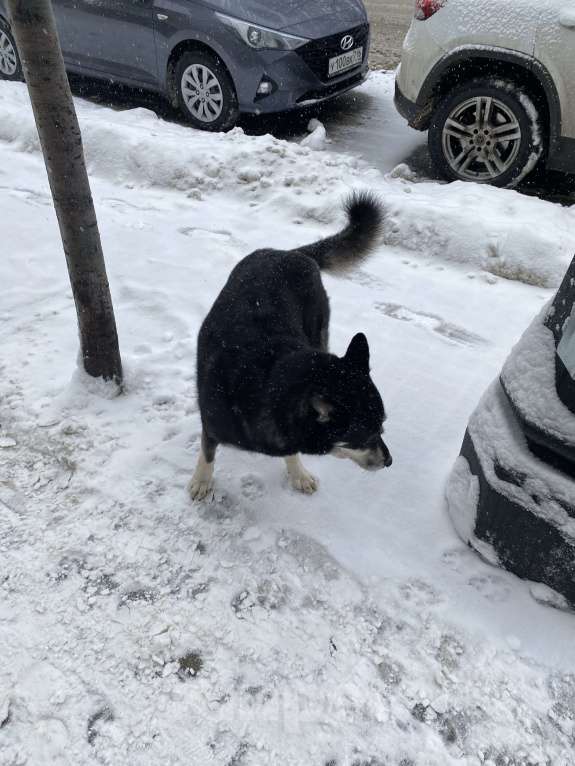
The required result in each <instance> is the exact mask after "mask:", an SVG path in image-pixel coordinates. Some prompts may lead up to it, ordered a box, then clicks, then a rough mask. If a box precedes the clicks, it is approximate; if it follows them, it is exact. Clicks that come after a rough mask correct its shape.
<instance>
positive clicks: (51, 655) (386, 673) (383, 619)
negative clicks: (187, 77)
mask: <svg viewBox="0 0 575 766" xmlns="http://www.w3.org/2000/svg"><path fill="white" fill-rule="evenodd" d="M391 84H392V80H391V76H390V75H385V74H382V75H378V76H376V77H375V78H374V79H373V80H372V82H371V83H369V84H368V86H366V87H367V88H369V93H370V97H371V98H377V99H379V100H380V102H381V103H380V109H381V113H382V115H383V116H384V117H383V119H382V130H383V131H384V132H385V127H386V125H387V126H389V139H388V140H389V145H388V147H387V149H386V151H388V150H389V152H390V154H389V156H390V157H393V154H394V151H395V152H398V148H397V147H398V144H399V143H401V142H405V144H404V145H405V146H408V145H409V144H410V143H411V142H413V141H415V142H417V141H419V140H420V138H419V137H417V139H416V138H415V137H414V136H413V134H411V133H410V132H409V131H408V129H407V128H403V127H402V126H401V123H400V121H399V118H398V117H397V116H396V115H395V113H394V111H393V106H392V103H391V92H392V88H391ZM78 110H79V114H80V118H81V122H82V126H83V130H84V134H85V143H86V150H87V156H88V164H89V169H90V173H91V178H92V183H93V192H94V196H95V200H96V205H97V210H98V214H99V220H100V226H101V231H102V237H103V242H104V248H105V253H106V258H107V264H108V272H109V276H110V282H111V286H112V292H113V297H114V301H115V307H116V316H117V321H118V326H119V332H120V338H121V345H122V351H123V358H124V364H125V368H126V392H125V395H124V396H122V397H119V398H107V389H106V387H102V386H100V385H98V384H96V383H94V382H93V381H90V380H88V379H86V377H85V376H84V375H82V374H81V373H80V372H79V371H78V370H77V369H76V366H75V362H76V356H77V339H76V320H75V313H74V309H73V302H72V298H71V294H70V289H69V285H68V282H67V274H66V270H65V264H64V257H63V255H62V252H61V246H60V243H59V238H58V230H57V225H56V221H55V216H54V213H53V210H52V207H51V201H50V196H49V189H48V185H47V180H46V175H45V171H44V169H43V164H42V159H41V156H40V154H39V148H38V140H37V137H36V134H35V130H34V126H33V122H32V116H31V112H30V108H29V104H28V100H27V95H26V92H25V90H24V88H23V86H21V85H18V84H8V83H3V84H0V210H1V211H2V212H1V221H2V224H1V225H2V235H3V242H4V247H3V249H2V258H1V259H0V284H1V285H2V302H1V305H0V340H1V344H2V345H1V349H2V350H1V355H0V370H1V376H0V423H1V430H0V465H1V474H0V585H1V590H0V593H1V598H0V646H1V647H2V652H1V655H2V661H1V662H0V764H1V765H2V766H8V765H10V766H13V765H14V766H15V765H16V764H24V763H27V764H34V765H36V764H38V765H39V764H42V766H44V765H45V764H55V765H57V766H60V765H62V766H63V765H64V764H71V765H72V764H73V766H81V765H83V764H89V763H103V764H114V766H120V765H121V766H124V765H126V766H128V765H129V766H132V764H133V765H134V766H136V764H137V766H157V765H158V764H165V765H168V764H185V765H186V766H204V765H206V764H212V763H213V764H217V766H244V765H245V766H264V764H265V765H266V766H267V765H268V764H269V765H270V766H271V765H273V766H277V765H278V764H281V765H282V766H312V765H317V766H328V764H329V765H330V766H351V765H352V764H353V766H383V765H384V764H385V766H388V765H389V766H449V764H466V765H467V764H470V765H471V764H481V763H483V764H490V765H491V766H493V764H496V766H505V765H507V766H518V765H519V764H522V765H527V764H545V765H546V766H547V765H552V766H567V765H568V764H572V763H573V748H574V746H575V674H574V673H573V668H574V666H575V664H574V663H575V642H574V641H573V635H574V629H575V617H574V616H573V615H572V614H569V613H566V612H559V611H556V610H553V609H550V608H549V607H546V606H544V605H542V604H540V603H538V602H537V601H535V599H534V598H533V597H532V595H531V589H530V584H529V583H525V582H521V581H519V580H517V579H516V578H514V577H513V576H511V575H509V574H507V573H505V572H503V571H499V570H496V569H494V568H492V567H490V566H489V565H487V564H486V563H483V562H482V561H481V560H480V559H479V558H478V557H477V556H476V555H475V554H473V553H472V552H471V551H469V550H467V549H466V548H465V547H464V546H463V544H462V543H461V542H460V541H459V539H458V537H457V536H456V533H455V532H454V530H453V528H452V526H451V525H450V523H449V520H448V518H447V515H446V512H445V504H444V497H443V492H444V484H445V480H446V477H447V475H448V473H449V471H450V470H451V467H452V465H453V462H454V460H455V458H456V456H457V454H458V451H459V447H460V443H461V438H462V436H463V432H464V430H465V425H466V422H467V419H468V416H469V415H470V413H471V411H472V409H473V408H474V406H475V404H476V403H477V401H478V399H479V397H480V395H481V394H482V393H483V391H484V389H485V388H486V386H487V385H488V384H489V382H490V381H491V380H492V379H493V378H494V377H495V376H496V375H497V373H498V372H499V370H500V367H501V365H502V363H503V361H504V359H505V357H506V356H507V354H508V352H509V351H510V349H511V347H512V345H513V343H514V342H515V341H516V340H517V339H518V337H519V336H520V334H521V333H522V331H523V330H524V328H525V327H526V326H527V325H528V323H529V321H530V320H531V319H532V317H533V316H534V315H535V314H536V312H537V311H539V310H540V308H541V307H542V305H543V304H544V302H545V301H546V300H548V299H549V297H550V296H551V295H552V288H554V287H556V286H557V284H558V282H559V280H560V278H561V275H562V273H563V271H564V270H565V268H566V266H567V264H568V262H569V260H570V258H571V255H572V252H573V250H574V248H575V212H574V211H573V210H572V209H569V208H563V207H559V206H557V205H553V204H551V203H549V202H544V201H540V200H538V199H534V198H528V197H524V196H521V195H520V194H518V193H516V192H510V191H501V190H497V189H492V188H487V187H486V188H483V187H478V186H474V185H463V184H451V185H449V186H448V185H440V184H438V183H434V182H429V181H426V180H425V179H421V178H417V177H416V176H415V175H414V174H413V173H412V172H411V171H410V170H409V168H407V167H406V166H405V165H400V166H399V167H398V168H395V169H392V165H390V168H389V170H390V171H391V172H389V173H388V174H387V175H384V174H382V173H380V171H379V170H374V169H370V168H369V166H368V165H367V164H363V163H362V162H361V161H360V160H358V159H356V158H354V157H353V156H350V155H345V154H336V153H333V152H330V151H329V147H330V144H326V143H325V141H324V140H323V137H322V141H321V142H319V141H318V142H317V145H320V146H327V148H328V150H326V151H323V150H320V151H317V150H314V149H313V148H311V147H310V146H301V145H298V144H296V143H293V142H292V143H287V142H284V141H280V140H276V139H274V138H272V137H270V136H262V137H247V136H245V135H244V134H243V133H242V132H241V131H238V130H236V131H233V132H232V133H230V134H228V135H215V136H214V135H208V134H202V133H198V132H195V131H192V130H188V129H186V128H184V127H182V126H178V125H174V124H169V123H164V122H162V121H161V120H158V119H157V118H156V117H155V116H154V115H152V114H151V113H148V112H145V111H144V110H141V109H140V110H134V111H131V112H130V111H128V112H121V113H119V112H114V111H111V110H109V109H106V108H102V107H99V106H95V105H93V104H90V103H85V102H78ZM327 138H328V139H329V130H328V135H327ZM394 142H395V143H394ZM312 144H315V142H312ZM393 147H395V149H393ZM400 159H401V156H398V157H397V158H394V159H393V163H395V162H397V161H398V160H400ZM352 188H371V189H374V190H375V191H376V192H378V193H379V194H380V196H381V198H382V200H383V202H384V204H385V206H386V211H387V221H386V232H385V236H384V241H383V242H382V245H381V247H380V248H379V250H378V251H377V252H376V253H375V254H374V255H373V257H372V258H371V259H370V260H369V261H368V262H367V263H366V264H365V265H364V266H362V267H361V268H360V269H359V270H358V271H356V272H354V273H351V274H350V275H349V276H348V277H346V278H340V279H335V278H330V277H326V279H325V282H326V286H327V289H328V292H329V294H330V296H331V300H332V310H333V320H332V332H331V337H332V349H333V351H335V352H336V353H338V352H339V353H341V352H343V351H344V349H345V348H346V345H347V343H348V341H349V339H350V337H351V336H352V335H353V334H354V333H355V332H357V331H364V332H366V334H367V335H368V337H369V340H370V343H371V347H372V366H373V376H374V379H375V381H376V382H377V384H378V385H379V386H380V387H381V390H382V391H383V393H384V399H385V402H386V408H387V409H388V411H389V420H388V423H387V426H386V432H387V437H388V444H389V446H390V449H391V451H392V454H393V456H394V464H393V467H392V468H391V469H390V470H388V471H384V472H380V473H377V474H369V473H364V472H362V471H361V470H360V469H359V468H357V467H356V466H354V465H353V464H351V463H349V464H348V463H345V462H342V461H336V460H334V459H331V458H323V459H315V458H307V459H306V461H305V462H306V465H307V466H308V467H309V468H310V469H311V470H312V471H313V472H314V473H315V474H316V475H317V476H318V477H319V478H320V482H321V487H320V491H319V493H318V494H317V495H316V496H314V497H311V498H309V497H302V496H299V495H297V494H295V493H294V492H292V491H291V490H290V489H288V487H287V481H286V478H285V476H284V469H283V465H282V462H281V461H279V460H272V459H268V458H264V457H261V456H254V455H249V454H243V453H238V452H235V451H233V450H230V449H222V450H221V452H220V453H219V454H218V463H217V470H216V478H217V495H216V499H215V501H214V502H211V503H206V504H203V505H193V504H192V503H191V502H190V500H189V498H188V497H187V494H186V491H185V487H186V484H187V482H188V480H189V478H190V474H191V471H192V468H193V465H194V461H195V458H196V455H197V449H198V436H199V430H200V421H199V415H198V409H197V402H196V397H195V387H194V351H195V342H196V333H197V330H198V327H199V324H200V322H201V320H202V317H203V316H204V315H205V313H206V312H207V310H208V309H209V307H210V305H211V303H212V301H213V299H214V298H215V296H216V294H217V292H218V291H219V289H220V287H221V286H222V284H223V283H224V281H225V279H226V277H227V274H228V272H229V270H230V268H231V267H232V266H233V264H235V263H236V262H237V261H238V260H239V259H240V258H241V257H242V256H243V255H245V254H247V253H248V252H250V251H251V250H253V249H255V248H257V247H260V246H270V245H271V246H276V247H283V246H286V247H294V246H296V245H297V244H298V243H304V242H309V241H311V240H313V239H315V238H317V237H319V236H323V235H326V234H328V233H330V232H333V231H334V230H336V229H337V228H338V226H340V225H341V223H342V220H343V216H342V213H341V209H340V205H339V202H340V200H341V198H342V197H343V196H344V195H345V193H346V192H347V191H348V190H350V189H352ZM538 592H539V591H537V590H536V591H535V593H538Z"/></svg>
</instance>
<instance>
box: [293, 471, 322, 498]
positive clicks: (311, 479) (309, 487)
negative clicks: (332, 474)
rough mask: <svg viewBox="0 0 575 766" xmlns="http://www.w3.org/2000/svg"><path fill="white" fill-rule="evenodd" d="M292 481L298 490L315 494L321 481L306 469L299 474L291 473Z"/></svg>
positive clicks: (306, 493) (307, 493)
mask: <svg viewBox="0 0 575 766" xmlns="http://www.w3.org/2000/svg"><path fill="white" fill-rule="evenodd" d="M290 482H291V485H292V487H293V488H294V489H295V490H296V491H297V492H303V493H304V494H305V495H313V493H314V492H317V488H318V487H319V481H318V480H317V479H316V478H315V476H312V475H311V473H308V472H307V471H306V470H305V469H304V470H302V471H298V473H297V474H290Z"/></svg>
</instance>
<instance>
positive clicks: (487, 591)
mask: <svg viewBox="0 0 575 766" xmlns="http://www.w3.org/2000/svg"><path fill="white" fill-rule="evenodd" d="M468 582H469V585H471V587H472V588H475V590H476V591H477V592H478V593H480V594H481V595H482V596H483V598H486V599H488V601H496V602H499V603H502V602H503V601H507V599H508V598H509V594H510V593H511V588H510V587H509V585H508V584H507V582H506V581H505V580H504V579H503V577H498V576H497V575H476V576H475V577H471V578H470V579H469V581H468Z"/></svg>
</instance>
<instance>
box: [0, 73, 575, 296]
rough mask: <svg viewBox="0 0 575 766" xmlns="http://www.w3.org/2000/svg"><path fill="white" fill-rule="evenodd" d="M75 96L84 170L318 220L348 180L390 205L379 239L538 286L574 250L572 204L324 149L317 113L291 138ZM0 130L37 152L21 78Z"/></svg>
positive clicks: (5, 92)
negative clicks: (449, 180) (216, 129)
mask: <svg viewBox="0 0 575 766" xmlns="http://www.w3.org/2000/svg"><path fill="white" fill-rule="evenodd" d="M390 82H391V78H390V77H389V76H385V77H384V76H380V77H377V78H374V81H373V82H370V83H368V86H366V88H367V87H369V91H368V92H370V93H372V94H373V93H375V92H376V88H377V86H381V87H382V89H383V90H384V92H385V94H386V97H390V96H389V93H390ZM77 107H78V113H79V118H80V122H81V126H82V131H83V135H84V143H85V150H86V156H87V161H88V166H89V170H90V173H91V174H92V175H96V176H98V177H101V178H106V179H109V180H112V181H114V182H115V183H119V184H122V185H126V186H130V185H133V184H134V183H136V184H138V185H144V186H152V185H153V186H158V187H163V188H169V189H177V190H180V191H184V192H186V193H187V194H189V195H190V196H191V197H193V198H195V199H202V198H203V197H204V196H205V195H206V194H221V193H224V194H225V193H234V191H235V190H238V191H241V193H242V194H245V195H247V197H248V198H249V199H250V201H251V203H252V204H254V205H256V204H257V205H262V206H264V207H266V208H267V209H268V210H269V211H270V212H273V210H275V209H277V207H278V206H285V207H286V209H289V210H290V211H291V213H292V215H293V216H294V217H296V218H299V217H311V218H312V219H314V220H317V221H318V222H320V223H327V222H335V221H340V220H341V219H340V218H339V217H338V215H339V209H340V200H341V197H342V196H343V195H345V194H346V193H347V192H348V191H349V189H350V188H351V187H356V188H361V187H364V188H365V187H369V188H372V189H374V190H376V191H378V192H379V194H380V196H381V198H382V200H383V201H384V203H385V205H386V207H387V208H388V210H389V216H388V219H387V228H386V239H385V241H386V243H387V244H390V245H394V246H397V247H401V248H404V249H406V250H409V251H411V253H414V254H417V255H418V256H423V257H424V258H433V259H434V260H437V261H450V262H453V263H459V264H461V265H462V266H464V267H466V268H471V269H481V270H483V271H486V272H489V273H491V274H493V275H496V276H500V277H503V278H506V279H512V280H518V281H521V282H526V283H527V284H534V285H540V286H545V287H551V286H555V285H557V284H558V283H559V281H560V280H561V277H562V275H563V273H564V271H565V268H566V266H567V264H568V262H569V261H570V259H571V257H572V254H573V251H574V250H575V209H567V208H561V207H558V206H556V205H553V204H551V203H548V202H544V201H542V200H538V199H535V198H526V197H524V196H522V195H519V194H511V193H509V192H508V191H505V190H500V189H495V188H492V187H488V186H480V185H476V184H464V183H454V184H444V185H439V184H437V183H430V182H423V183H417V180H418V179H417V178H415V177H413V176H410V175H409V173H407V172H406V171H405V169H404V170H401V169H396V170H395V171H394V172H391V173H390V174H389V175H387V177H385V178H382V177H381V176H380V174H378V173H377V172H376V171H374V170H373V169H371V168H369V167H367V166H366V165H365V163H362V162H361V161H360V160H358V159H357V158H355V157H353V156H350V155H348V154H337V153H335V152H333V151H331V152H329V151H325V146H326V135H325V127H324V126H323V125H322V124H321V123H319V122H318V123H317V124H316V123H314V124H313V132H312V133H311V134H310V135H309V136H307V137H306V138H304V139H303V141H302V142H301V144H298V143H290V142H287V141H283V140H278V139H275V138H273V137H272V136H269V135H265V136H258V137H250V136H246V135H245V134H244V132H243V131H242V130H241V129H235V130H233V131H231V132H230V133H228V134H220V135H218V136H217V137H214V136H213V135H211V134H209V133H203V132H201V131H194V130H191V129H189V128H187V127H185V126H182V125H176V124H171V123H166V122H164V121H162V120H160V119H158V117H156V115H155V114H153V113H152V112H150V111H148V110H145V109H133V110H131V111H126V112H114V111H112V110H110V109H106V108H103V107H101V106H96V105H94V104H91V103H86V102H85V101H81V100H77ZM312 122H313V121H312ZM382 128H383V129H384V130H385V125H384V126H382ZM0 140H3V141H7V142H9V143H10V144H11V145H12V146H13V147H14V148H16V149H19V150H21V151H33V152H39V149H40V148H39V142H38V137H37V134H36V129H35V126H34V121H33V117H32V113H31V110H30V105H29V102H28V96H27V93H26V89H25V87H24V86H23V85H20V84H14V83H2V82H0ZM403 167H404V166H403ZM304 192H305V193H310V192H312V193H313V194H314V195H315V196H316V198H317V199H316V200H315V201H314V202H313V204H312V205H311V206H310V205H309V204H306V205H302V204H301V203H300V199H299V198H300V197H302V196H303V195H304Z"/></svg>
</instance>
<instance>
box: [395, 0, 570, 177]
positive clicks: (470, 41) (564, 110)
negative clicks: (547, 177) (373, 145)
mask: <svg viewBox="0 0 575 766" xmlns="http://www.w3.org/2000/svg"><path fill="white" fill-rule="evenodd" d="M395 103H396V107H397V109H398V110H399V112H400V113H401V114H402V115H403V116H404V117H405V118H406V119H407V120H408V122H409V124H410V125H411V126H412V127H414V128H418V129H419V130H429V151H430V154H431V158H432V161H433V163H434V165H435V167H436V169H437V171H438V172H439V174H440V175H441V176H443V177H444V178H446V179H447V180H458V179H460V180H464V181H478V182H484V183H491V184H495V185H497V186H514V185H516V184H517V183H519V182H520V181H521V180H522V179H523V178H525V177H526V176H527V175H528V174H529V173H530V172H531V171H532V170H533V169H534V168H535V166H536V165H537V164H538V163H539V162H540V161H543V162H544V163H545V164H546V166H547V167H548V168H550V169H553V170H560V171H563V172H575V2H574V1H573V0H477V1H476V2H470V0H417V2H416V9H415V16H414V19H413V21H412V24H411V27H410V29H409V32H408V34H407V37H406V39H405V42H404V45H403V51H402V58H401V65H400V68H399V70H398V72H397V77H396V98H395Z"/></svg>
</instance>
